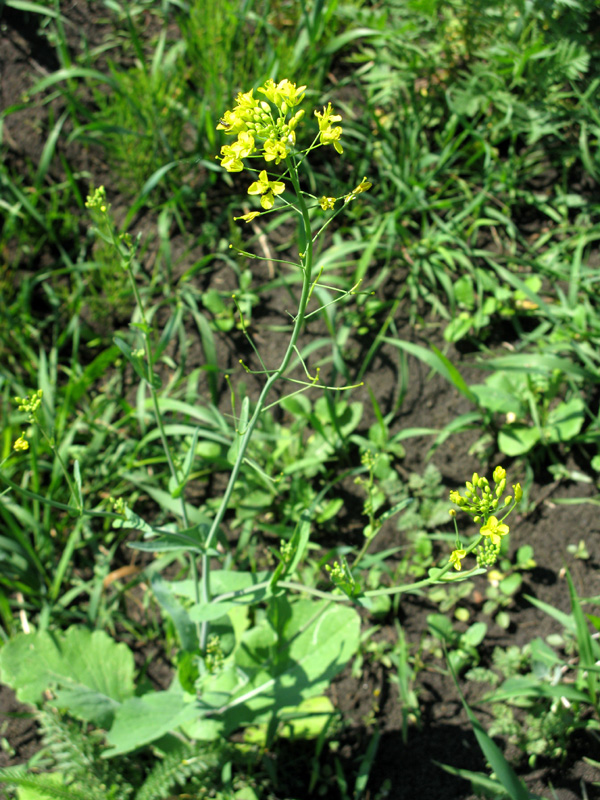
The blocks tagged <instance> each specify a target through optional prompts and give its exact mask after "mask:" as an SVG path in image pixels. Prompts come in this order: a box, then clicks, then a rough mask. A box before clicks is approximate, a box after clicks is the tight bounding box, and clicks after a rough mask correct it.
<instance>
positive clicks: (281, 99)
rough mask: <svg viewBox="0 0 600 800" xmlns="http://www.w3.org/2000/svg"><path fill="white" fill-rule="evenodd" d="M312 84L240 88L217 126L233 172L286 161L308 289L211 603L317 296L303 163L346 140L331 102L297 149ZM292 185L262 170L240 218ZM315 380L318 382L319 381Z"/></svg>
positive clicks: (209, 541) (260, 406)
mask: <svg viewBox="0 0 600 800" xmlns="http://www.w3.org/2000/svg"><path fill="white" fill-rule="evenodd" d="M305 89H306V86H301V87H296V85H295V84H293V83H291V82H290V81H288V80H283V81H281V82H280V83H278V84H275V82H274V81H272V80H269V81H267V82H266V83H265V84H264V86H261V87H260V88H259V89H258V92H260V93H261V94H263V95H264V96H265V97H266V98H267V100H266V101H265V100H262V101H259V100H258V99H256V98H254V95H253V90H250V91H249V92H246V93H240V94H239V95H238V96H237V99H236V106H235V107H234V108H233V109H232V110H228V111H226V112H225V114H224V115H223V118H222V119H221V121H220V122H219V125H218V126H217V128H218V129H219V130H223V131H225V133H226V134H228V135H235V136H237V139H236V141H235V142H234V144H232V145H224V146H223V147H222V148H221V166H223V167H224V168H225V169H226V170H227V171H228V172H241V171H242V170H243V169H244V162H243V159H244V158H253V157H256V156H255V154H256V153H257V151H258V149H259V147H260V146H262V152H261V154H260V155H259V156H257V157H259V158H261V157H262V159H264V161H266V162H267V164H274V165H278V164H280V163H283V164H285V168H286V169H285V172H284V174H283V175H282V176H280V177H281V178H285V177H287V178H289V181H290V182H291V188H292V189H293V192H294V195H295V200H294V202H293V203H291V204H290V203H288V202H287V201H285V200H283V199H282V202H283V203H284V207H285V206H290V205H291V206H292V207H293V208H294V209H295V211H296V212H297V214H298V216H299V218H300V221H301V225H302V228H303V237H302V238H303V240H304V242H305V244H304V245H303V247H304V250H303V252H301V253H299V259H300V261H299V263H298V264H297V266H298V268H299V269H300V271H301V274H302V290H301V293H300V300H299V303H298V309H297V312H296V315H295V317H294V324H293V328H292V332H291V334H290V338H289V341H288V344H287V348H286V351H285V354H284V356H283V359H282V360H281V363H280V365H279V367H278V368H277V369H275V370H274V371H273V372H270V373H269V375H268V378H267V380H266V382H265V385H264V386H263V389H262V391H261V393H260V395H259V397H258V400H257V401H256V405H255V408H254V413H253V414H252V416H251V417H250V420H249V421H248V424H247V426H246V430H245V431H244V432H243V433H242V434H241V440H240V444H239V448H238V452H237V458H236V460H235V463H234V464H233V467H232V470H231V473H230V475H229V481H228V483H227V487H226V489H225V492H224V494H223V497H222V499H221V502H220V504H219V508H218V510H217V512H216V514H215V517H214V519H213V521H212V524H211V527H210V530H209V532H208V534H207V538H206V542H205V553H204V555H203V556H202V602H203V603H209V602H210V600H211V594H210V558H209V555H208V553H209V552H210V549H211V547H212V545H213V543H214V540H215V537H216V535H217V531H218V529H219V526H220V524H221V522H222V521H223V517H224V516H225V512H226V511H227V507H228V505H229V501H230V499H231V495H232V493H233V489H234V486H235V482H236V480H237V478H238V475H239V472H240V469H241V466H242V464H243V461H244V457H245V454H246V450H247V448H248V444H249V443H250V440H251V438H252V435H253V432H254V429H255V427H256V424H257V422H258V418H259V416H260V414H261V413H262V411H263V410H264V408H265V403H266V399H267V396H268V394H269V392H270V390H271V388H272V387H273V385H274V384H275V383H276V382H277V381H278V380H279V379H280V378H281V377H283V376H284V375H285V372H286V370H287V368H288V366H289V363H290V360H291V358H292V356H293V355H294V354H295V352H296V350H297V348H296V345H297V342H298V337H299V336H300V332H301V331H302V328H303V326H304V321H305V318H306V307H307V305H308V301H309V299H310V296H311V291H312V269H313V243H314V240H315V239H316V237H317V236H318V234H319V233H320V232H321V230H322V228H321V230H319V231H318V233H317V234H316V235H313V232H312V225H311V220H310V216H309V211H308V206H307V203H306V199H305V194H304V192H303V191H302V189H301V188H300V177H299V172H298V168H299V166H300V164H301V163H302V161H303V159H304V158H305V157H306V155H307V154H308V153H309V152H310V151H311V150H313V149H314V148H315V147H320V146H326V145H333V147H334V148H335V150H336V152H338V153H342V152H343V148H342V145H341V144H340V141H339V139H340V136H341V134H342V128H341V127H340V126H334V125H333V123H335V122H339V121H340V120H341V117H340V116H339V115H338V114H334V113H333V109H332V106H331V103H329V105H328V106H327V108H324V109H323V112H322V113H321V112H318V111H317V112H315V116H316V117H317V119H318V124H319V133H318V134H317V135H316V137H315V140H314V141H313V143H312V144H311V145H310V147H308V148H307V149H306V150H305V151H301V152H297V151H296V150H295V144H296V128H297V126H298V123H299V122H300V121H301V119H302V118H303V116H304V111H303V110H300V111H297V112H295V113H293V115H292V116H291V117H289V114H290V113H291V112H292V110H293V109H294V108H295V107H296V106H297V105H299V104H300V103H301V102H302V100H303V99H304V90H305ZM370 185H371V184H370V183H368V181H366V180H365V179H363V181H362V182H361V184H360V186H359V187H357V189H355V190H354V192H351V193H350V195H346V196H345V198H351V197H352V198H353V197H354V196H356V194H359V193H360V192H362V191H366V189H368V188H369V187H370ZM286 188H288V187H286V184H285V183H284V181H283V180H272V179H271V177H270V175H269V174H268V172H267V170H266V169H261V170H260V171H259V174H258V180H255V181H254V182H252V183H251V184H250V186H249V188H248V194H249V195H251V196H256V197H260V205H261V208H262V209H263V210H262V211H258V210H257V211H253V212H250V213H248V214H245V215H243V216H241V217H236V218H235V219H241V220H243V221H244V222H250V221H252V220H254V219H255V218H256V217H258V216H260V215H262V214H264V213H268V212H270V211H271V210H272V209H273V208H274V206H275V203H276V201H277V199H278V198H281V196H282V195H283V193H284V192H285V190H286ZM336 199H337V198H327V203H326V204H325V203H323V202H321V203H320V205H321V208H322V209H323V210H326V209H329V208H333V206H334V205H335V202H336ZM314 382H315V381H313V383H314ZM208 632H209V624H208V622H204V623H203V625H202V633H201V638H200V649H201V651H202V652H204V651H205V650H206V646H207V642H208Z"/></svg>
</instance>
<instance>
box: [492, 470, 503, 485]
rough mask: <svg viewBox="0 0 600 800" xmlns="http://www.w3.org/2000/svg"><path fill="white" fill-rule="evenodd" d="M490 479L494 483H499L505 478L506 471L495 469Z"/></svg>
mask: <svg viewBox="0 0 600 800" xmlns="http://www.w3.org/2000/svg"><path fill="white" fill-rule="evenodd" d="M492 478H493V479H494V483H500V481H501V480H504V479H505V478H506V470H505V469H502V467H496V469H495V470H494V474H493V475H492Z"/></svg>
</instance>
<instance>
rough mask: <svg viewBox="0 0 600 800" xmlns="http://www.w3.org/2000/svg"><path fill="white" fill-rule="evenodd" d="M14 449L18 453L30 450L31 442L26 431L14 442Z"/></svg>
mask: <svg viewBox="0 0 600 800" xmlns="http://www.w3.org/2000/svg"><path fill="white" fill-rule="evenodd" d="M13 450H16V451H17V453H23V452H25V450H29V442H28V441H27V439H26V438H25V434H24V433H22V434H21V435H20V436H19V438H18V439H17V441H16V442H15V443H14V444H13Z"/></svg>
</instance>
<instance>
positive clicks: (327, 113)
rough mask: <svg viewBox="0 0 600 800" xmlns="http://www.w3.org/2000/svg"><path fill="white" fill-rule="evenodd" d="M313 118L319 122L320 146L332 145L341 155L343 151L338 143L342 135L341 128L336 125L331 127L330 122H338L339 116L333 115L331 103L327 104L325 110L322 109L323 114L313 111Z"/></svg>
mask: <svg viewBox="0 0 600 800" xmlns="http://www.w3.org/2000/svg"><path fill="white" fill-rule="evenodd" d="M315 116H316V117H317V119H318V120H319V131H320V135H319V140H320V142H321V144H332V145H333V146H334V147H335V149H336V151H337V152H338V153H343V152H344V149H343V147H342V145H341V144H340V142H339V139H340V136H341V135H342V128H341V127H340V126H339V125H337V126H336V127H335V128H334V127H332V125H331V123H332V122H339V121H340V120H341V116H340V115H339V114H334V113H333V106H332V105H331V103H328V104H327V108H325V107H323V113H321V112H320V111H315Z"/></svg>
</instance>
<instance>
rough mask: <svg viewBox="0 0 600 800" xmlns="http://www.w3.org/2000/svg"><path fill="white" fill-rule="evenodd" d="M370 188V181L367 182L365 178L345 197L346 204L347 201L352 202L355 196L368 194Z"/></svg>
mask: <svg viewBox="0 0 600 800" xmlns="http://www.w3.org/2000/svg"><path fill="white" fill-rule="evenodd" d="M371 186H373V184H372V183H371V181H368V180H367V179H366V178H363V179H362V181H361V182H360V183H359V184H358V186H357V187H356V189H353V190H352V191H351V192H350V194H349V195H346V202H348V201H349V200H354V198H355V197H356V195H357V194H362V192H368V191H369V189H370V188H371Z"/></svg>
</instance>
